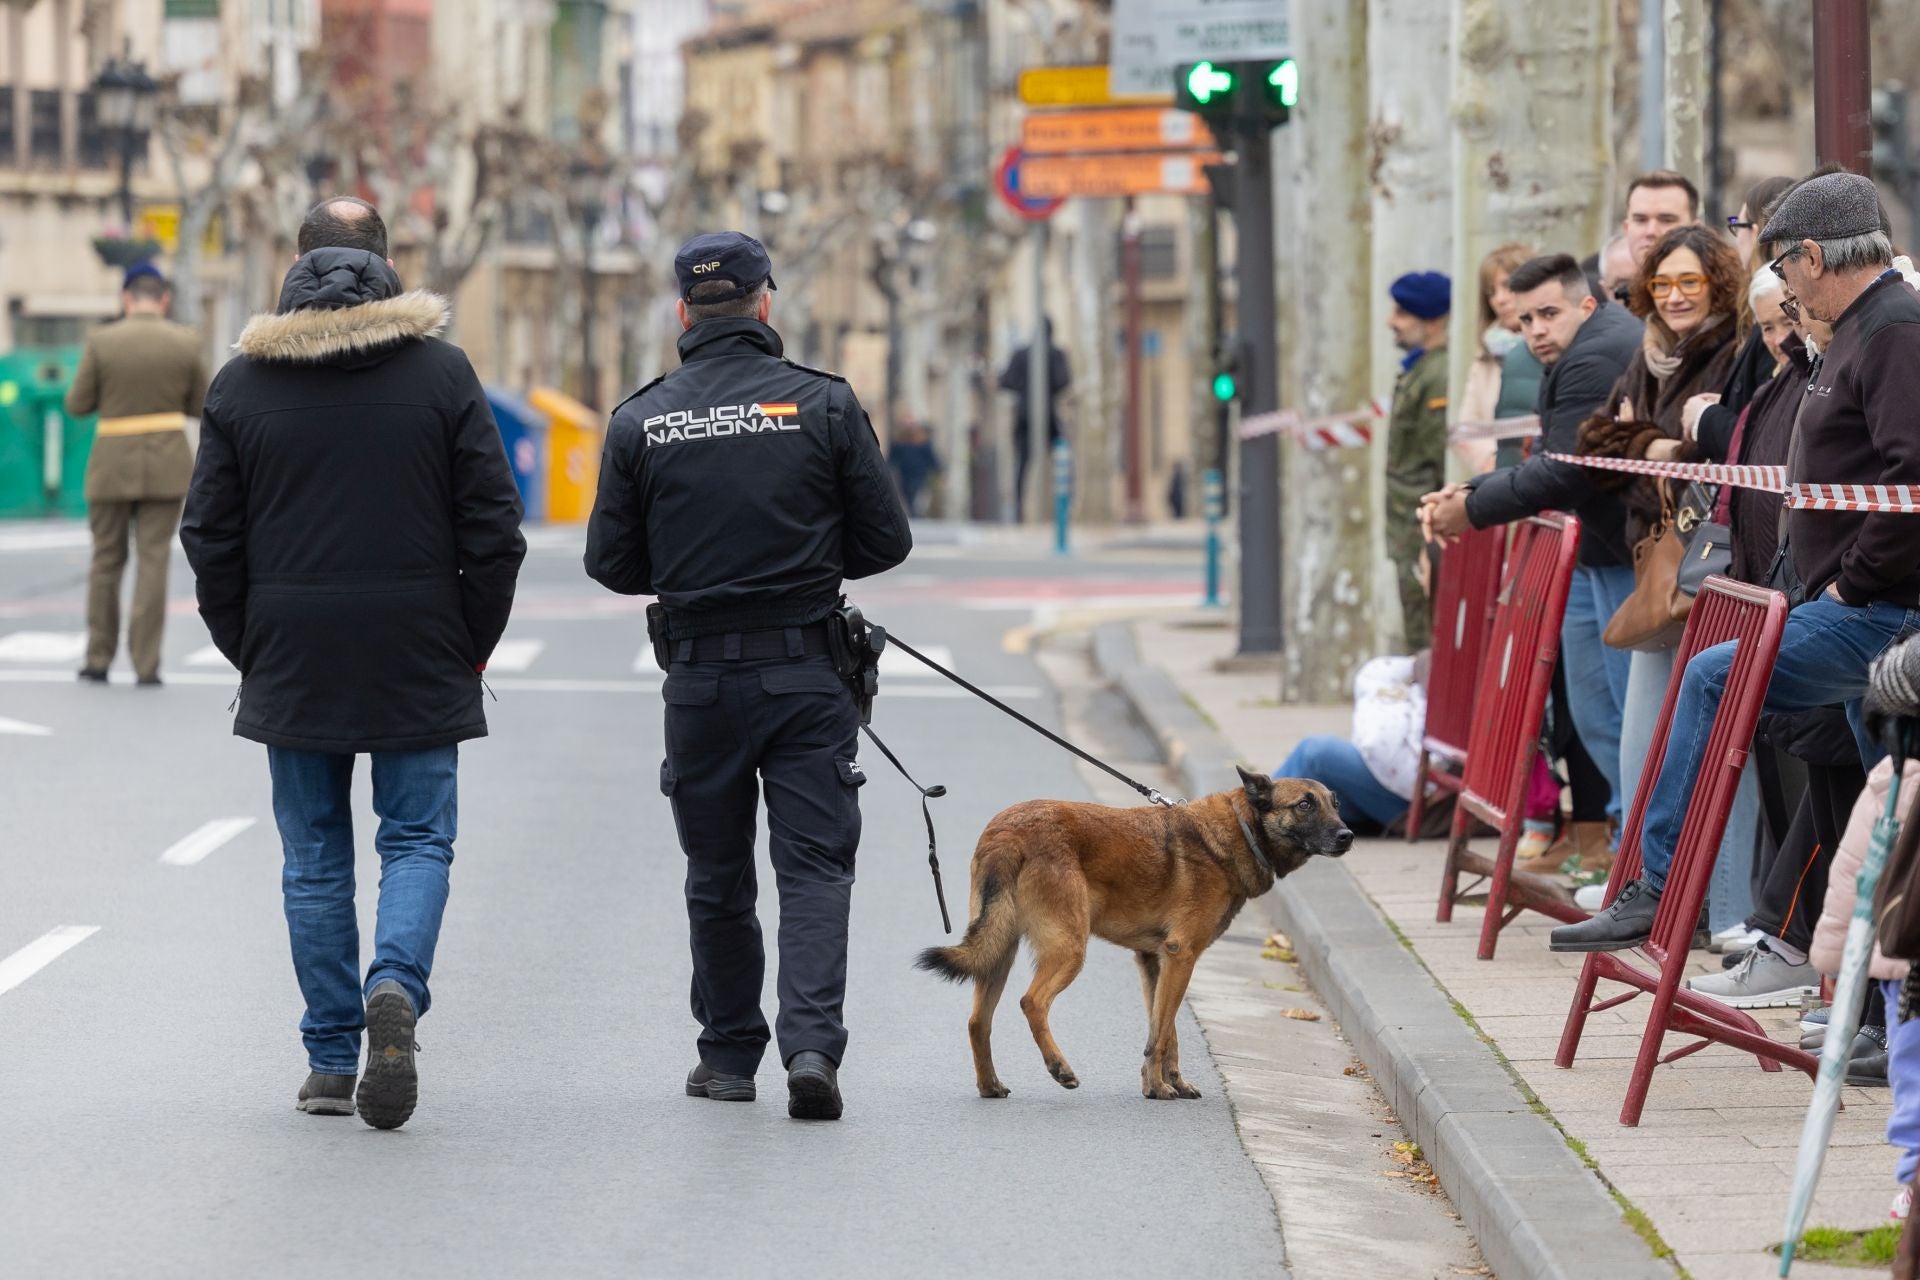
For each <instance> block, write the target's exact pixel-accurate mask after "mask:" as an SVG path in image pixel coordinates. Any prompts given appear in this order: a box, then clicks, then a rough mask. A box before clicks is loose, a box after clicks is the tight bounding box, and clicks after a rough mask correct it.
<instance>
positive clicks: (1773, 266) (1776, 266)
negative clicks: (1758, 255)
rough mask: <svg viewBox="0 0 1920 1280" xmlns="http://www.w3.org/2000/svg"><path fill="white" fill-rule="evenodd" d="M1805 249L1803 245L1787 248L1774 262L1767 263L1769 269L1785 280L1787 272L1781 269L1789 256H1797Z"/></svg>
mask: <svg viewBox="0 0 1920 1280" xmlns="http://www.w3.org/2000/svg"><path fill="white" fill-rule="evenodd" d="M1803 249H1804V246H1802V245H1795V246H1793V248H1791V249H1789V250H1787V251H1786V252H1785V253H1783V254H1781V255H1780V256H1779V257H1777V258H1775V259H1774V260H1773V261H1772V262H1769V263H1768V264H1767V270H1769V271H1771V272H1773V274H1774V275H1776V276H1779V277H1780V278H1781V279H1782V280H1785V279H1786V278H1787V273H1786V272H1785V271H1783V270H1782V269H1781V268H1782V266H1783V265H1784V264H1785V263H1786V261H1787V259H1788V258H1792V257H1797V256H1798V255H1799V254H1800V253H1801V252H1802V250H1803Z"/></svg>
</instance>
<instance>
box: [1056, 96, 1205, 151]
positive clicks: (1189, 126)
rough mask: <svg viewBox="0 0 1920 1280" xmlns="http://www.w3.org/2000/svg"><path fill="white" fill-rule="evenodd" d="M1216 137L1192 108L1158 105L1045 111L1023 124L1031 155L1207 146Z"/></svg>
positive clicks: (1161, 149)
mask: <svg viewBox="0 0 1920 1280" xmlns="http://www.w3.org/2000/svg"><path fill="white" fill-rule="evenodd" d="M1212 141H1213V139H1212V136H1211V135H1210V134H1209V133H1208V132H1207V128H1206V126H1205V125H1204V124H1202V123H1201V121H1200V117H1199V116H1197V115H1195V114H1194V113H1193V112H1191V111H1168V110H1164V109H1162V108H1159V107H1113V108H1109V109H1107V110H1104V111H1043V112H1038V113H1035V114H1033V115H1030V116H1028V117H1027V118H1026V119H1025V120H1024V121H1023V122H1022V123H1021V128H1020V147H1021V149H1022V150H1023V151H1025V152H1026V153H1027V154H1028V155H1029V156H1039V155H1058V154H1060V153H1062V152H1074V151H1164V150H1168V149H1170V148H1174V147H1203V146H1209V145H1211V143H1212Z"/></svg>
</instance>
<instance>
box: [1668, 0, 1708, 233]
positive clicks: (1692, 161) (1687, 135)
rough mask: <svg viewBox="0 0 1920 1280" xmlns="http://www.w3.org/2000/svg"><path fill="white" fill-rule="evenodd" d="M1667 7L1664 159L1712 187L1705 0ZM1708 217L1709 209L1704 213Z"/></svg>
mask: <svg viewBox="0 0 1920 1280" xmlns="http://www.w3.org/2000/svg"><path fill="white" fill-rule="evenodd" d="M1665 3H1666V15H1665V18H1666V33H1667V38H1666V77H1665V85H1666V130H1665V138H1666V158H1665V161H1664V163H1665V164H1666V167H1667V168H1669V169H1674V170H1677V171H1679V172H1680V173H1684V174H1686V175H1687V176H1688V177H1689V178H1692V179H1693V180H1694V181H1695V182H1698V183H1699V184H1700V189H1701V190H1702V191H1704V190H1706V189H1707V187H1708V185H1709V184H1708V182H1707V166H1706V160H1705V154H1706V148H1705V143H1704V135H1703V131H1702V124H1701V121H1702V119H1703V117H1704V115H1705V110H1704V108H1705V105H1706V98H1707V15H1706V4H1705V0H1665ZM1702 212H1703V213H1704V212H1705V210H1702Z"/></svg>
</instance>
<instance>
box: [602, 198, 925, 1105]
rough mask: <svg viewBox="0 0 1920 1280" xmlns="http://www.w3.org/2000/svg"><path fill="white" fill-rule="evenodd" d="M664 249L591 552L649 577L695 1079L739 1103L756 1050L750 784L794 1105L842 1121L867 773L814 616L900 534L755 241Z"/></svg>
mask: <svg viewBox="0 0 1920 1280" xmlns="http://www.w3.org/2000/svg"><path fill="white" fill-rule="evenodd" d="M673 266H674V274H675V276H676V277H677V278H678V281H679V287H680V302H679V314H680V324H681V327H682V328H683V329H684V330H685V332H684V333H682V334H681V336H680V344H679V345H680V360H681V364H680V367H679V368H678V369H675V370H673V371H672V372H670V373H667V374H665V375H663V376H661V377H659V378H656V379H654V380H653V381H652V382H650V383H648V384H647V385H646V386H644V387H641V388H640V390H638V391H636V392H635V393H634V394H633V395H632V396H630V397H628V398H627V400H626V401H625V402H624V403H622V404H621V405H620V406H619V407H618V408H616V409H615V410H614V412H613V421H612V423H611V424H610V425H609V427H608V429H607V444H606V454H605V457H604V458H603V459H602V461H601V466H600V491H599V495H598V497H597V499H596V500H595V502H594V508H593V516H592V519H591V521H590V522H589V524H588V526H587V554H586V567H587V573H588V574H589V575H590V576H592V577H593V578H594V580H595V581H597V582H599V583H601V584H602V585H604V586H606V587H607V588H608V589H609V590H612V591H617V592H620V593H621V594H623V595H652V596H655V597H657V604H656V605H655V606H654V607H652V608H650V609H649V618H648V629H649V632H650V634H651V635H652V637H653V639H654V652H655V656H656V658H657V659H661V660H662V661H661V665H662V666H663V667H664V668H665V669H666V671H667V678H666V682H665V686H664V688H663V690H662V694H663V696H664V698H665V701H666V759H665V761H664V762H663V763H662V764H661V767H660V790H661V791H662V792H663V793H664V794H665V795H666V797H667V799H668V801H669V803H670V805H671V807H672V810H673V818H674V825H675V827H676V828H677V829H678V832H679V836H680V847H681V849H682V850H683V851H684V853H685V854H686V858H687V878H686V895H687V920H688V926H689V932H690V937H691V942H692V950H693V998H692V1003H693V1016H694V1017H695V1019H696V1020H698V1021H699V1023H700V1027H701V1031H700V1036H699V1040H698V1045H699V1055H700V1060H699V1062H698V1064H697V1065H696V1066H695V1067H694V1068H693V1070H692V1072H691V1073H690V1074H689V1075H688V1076H687V1085H686V1089H687V1093H688V1094H689V1095H690V1096H693V1097H696V1098H710V1099H715V1100H718V1101H723V1102H751V1101H752V1100H753V1098H754V1094H755V1090H754V1073H755V1071H756V1070H757V1069H758V1068H759V1065H760V1060H761V1057H762V1055H763V1054H764V1053H765V1052H766V1047H767V1042H768V1039H769V1031H768V1027H767V1022H766V1018H765V1017H764V1016H763V1015H762V1013H761V1010H760V992H761V986H762V981H763V978H764V974H765V968H766V962H765V953H764V951H763V949H762V946H761V941H760V923H759V919H758V917H757V915H756V914H755V899H756V897H757V888H756V882H755V875H754V855H753V846H754V830H755V821H756V818H757V816H758V815H757V810H758V791H759V789H760V788H761V787H762V786H764V787H765V790H766V799H767V830H768V836H769V845H770V848H771V853H772V858H773V871H774V877H775V881H776V883H777V884H778V886H779V891H780V937H779V950H780V973H779V984H778V985H779V997H780V1014H779V1018H778V1020H777V1022H776V1024H775V1029H776V1031H777V1034H778V1038H779V1050H780V1060H781V1061H782V1063H784V1064H785V1066H786V1068H787V1095H788V1097H787V1114H788V1115H790V1116H793V1117H795V1118H796V1119H806V1120H837V1119H839V1117H840V1112H841V1099H840V1086H839V1077H838V1069H839V1064H840V1060H841V1057H842V1055H843V1054H844V1052H845V1050H846V1044H847V1031H846V1026H845V1023H844V1021H843V1019H842V1015H841V1004H842V1000H843V998H844V995H845V991H846V981H847V920H848V912H849V907H850V905H851V902H852V890H853V871H854V854H855V851H856V850H857V848H858V846H859V843H860V805H859V798H858V797H859V792H858V788H859V787H860V785H861V784H862V783H863V782H865V781H866V775H865V774H864V773H863V772H862V771H861V768H860V765H859V764H858V762H857V760H856V747H857V737H858V734H859V730H860V714H859V711H858V709H857V706H856V703H855V700H854V696H853V693H852V691H851V690H850V689H849V687H848V686H847V684H846V683H845V682H844V681H843V680H842V678H841V676H840V674H839V670H838V668H837V667H836V666H835V664H834V662H833V661H832V659H831V658H830V656H829V655H830V652H831V648H830V643H829V634H828V628H829V615H830V614H833V613H834V612H835V608H836V605H837V604H838V603H839V601H840V598H841V596H840V587H841V583H842V581H843V580H845V579H848V578H864V577H867V576H868V575H870V574H875V573H880V572H882V571H884V570H886V569H891V568H892V567H893V566H895V565H897V564H899V563H900V562H901V561H902V560H904V559H906V556H907V552H908V551H909V550H911V549H912V546H913V540H912V537H911V536H910V534H909V533H908V530H907V515H906V512H905V510H904V509H903V508H902V507H901V505H900V499H899V496H898V494H897V492H896V490H895V489H894V486H893V483H892V481H891V480H890V479H889V477H888V474H887V464H886V459H885V458H884V457H883V456H882V455H881V452H880V444H879V441H878V440H877V439H876V438H875V436H874V432H873V426H872V424H871V423H870V422H869V421H868V419H867V414H866V410H864V409H862V408H861V407H860V401H859V400H858V399H857V398H855V396H854V394H853V388H851V387H849V386H848V385H847V383H846V380H845V379H843V378H840V377H838V376H836V375H834V374H831V373H823V372H821V371H819V370H817V369H809V368H806V367H805V366H802V365H797V364H794V363H793V362H792V361H790V360H786V359H783V358H782V354H781V353H782V347H781V343H780V335H779V334H777V333H775V332H774V331H773V329H772V328H771V327H769V325H768V323H767V321H768V318H769V316H770V315H771V314H772V309H773V289H774V283H773V264H772V263H771V262H770V261H769V260H768V258H767V251H766V249H765V248H764V247H763V246H762V245H761V244H760V242H759V241H758V240H755V239H754V238H753V237H751V236H746V235H741V234H739V233H738V232H731V231H725V232H712V233H708V234H706V235H699V236H695V237H694V238H693V239H691V240H689V241H687V243H686V244H684V245H682V246H681V248H680V252H679V253H678V255H676V256H675V258H674V264H673Z"/></svg>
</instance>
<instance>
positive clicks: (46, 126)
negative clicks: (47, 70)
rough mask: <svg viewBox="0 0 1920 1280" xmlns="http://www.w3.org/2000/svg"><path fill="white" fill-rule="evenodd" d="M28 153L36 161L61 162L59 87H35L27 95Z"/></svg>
mask: <svg viewBox="0 0 1920 1280" xmlns="http://www.w3.org/2000/svg"><path fill="white" fill-rule="evenodd" d="M27 154H28V155H29V156H31V157H32V158H33V160H34V162H35V163H40V162H46V163H49V164H55V165H57V164H59V163H60V91H59V90H58V89H35V90H34V91H33V92H32V93H29V94H28V95H27Z"/></svg>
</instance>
